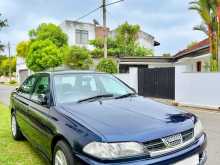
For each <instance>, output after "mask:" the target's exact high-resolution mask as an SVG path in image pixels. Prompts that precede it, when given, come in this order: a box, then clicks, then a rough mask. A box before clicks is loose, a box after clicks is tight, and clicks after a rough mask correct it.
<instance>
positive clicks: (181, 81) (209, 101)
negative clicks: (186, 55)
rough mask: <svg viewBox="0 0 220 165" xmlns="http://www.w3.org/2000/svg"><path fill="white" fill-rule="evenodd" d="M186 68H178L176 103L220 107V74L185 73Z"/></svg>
mask: <svg viewBox="0 0 220 165" xmlns="http://www.w3.org/2000/svg"><path fill="white" fill-rule="evenodd" d="M185 70H186V66H184V65H182V66H181V65H178V66H176V74H175V76H176V77H175V80H176V85H175V86H176V87H175V97H176V102H177V103H180V104H186V105H192V106H198V107H210V108H216V109H219V107H220V92H219V91H220V85H219V83H220V73H184V71H185Z"/></svg>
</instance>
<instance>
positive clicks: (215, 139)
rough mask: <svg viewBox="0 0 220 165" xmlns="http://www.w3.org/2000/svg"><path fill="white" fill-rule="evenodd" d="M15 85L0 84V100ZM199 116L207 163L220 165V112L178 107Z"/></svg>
mask: <svg viewBox="0 0 220 165" xmlns="http://www.w3.org/2000/svg"><path fill="white" fill-rule="evenodd" d="M14 88H15V87H8V86H3V85H0V102H3V103H4V104H5V105H8V104H9V94H10V92H11V91H12V90H13V89H14ZM180 109H183V110H186V111H189V112H192V113H194V114H196V115H197V116H199V118H200V119H201V121H202V123H203V126H204V128H205V131H206V133H207V135H208V147H207V151H208V162H207V165H220V112H213V111H208V110H204V109H197V108H189V107H180Z"/></svg>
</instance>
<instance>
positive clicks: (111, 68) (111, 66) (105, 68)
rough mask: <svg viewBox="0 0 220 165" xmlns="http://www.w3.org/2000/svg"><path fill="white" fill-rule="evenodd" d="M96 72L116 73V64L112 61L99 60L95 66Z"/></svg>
mask: <svg viewBox="0 0 220 165" xmlns="http://www.w3.org/2000/svg"><path fill="white" fill-rule="evenodd" d="M96 70H97V71H99V72H106V73H111V74H114V73H117V72H118V67H117V64H116V62H115V61H114V60H113V59H110V58H108V59H106V58H103V59H101V60H100V62H99V63H98V65H97V66H96Z"/></svg>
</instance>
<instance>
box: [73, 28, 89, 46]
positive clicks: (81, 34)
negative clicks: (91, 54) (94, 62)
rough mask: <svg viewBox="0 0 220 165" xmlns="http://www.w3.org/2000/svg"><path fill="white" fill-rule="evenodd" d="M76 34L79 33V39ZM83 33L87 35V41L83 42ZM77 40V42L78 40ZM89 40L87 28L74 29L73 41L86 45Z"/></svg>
mask: <svg viewBox="0 0 220 165" xmlns="http://www.w3.org/2000/svg"><path fill="white" fill-rule="evenodd" d="M77 34H78V35H79V40H78V39H77ZM83 35H87V41H86V42H85V43H84V42H82V41H83V39H82V38H83V37H82V36H83ZM78 41H79V42H78ZM88 41H89V31H88V30H83V29H76V30H75V42H76V44H78V45H87V44H88Z"/></svg>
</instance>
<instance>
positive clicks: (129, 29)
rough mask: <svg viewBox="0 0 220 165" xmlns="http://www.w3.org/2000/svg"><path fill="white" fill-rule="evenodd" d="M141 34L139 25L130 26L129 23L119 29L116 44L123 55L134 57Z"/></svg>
mask: <svg viewBox="0 0 220 165" xmlns="http://www.w3.org/2000/svg"><path fill="white" fill-rule="evenodd" d="M139 32H140V26H139V25H129V24H128V23H127V22H126V23H124V24H122V25H120V26H119V27H118V28H117V30H116V42H117V44H118V47H119V49H120V52H121V54H122V55H124V56H134V54H135V52H134V50H135V48H136V47H137V45H136V41H137V38H138V33H139Z"/></svg>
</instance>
